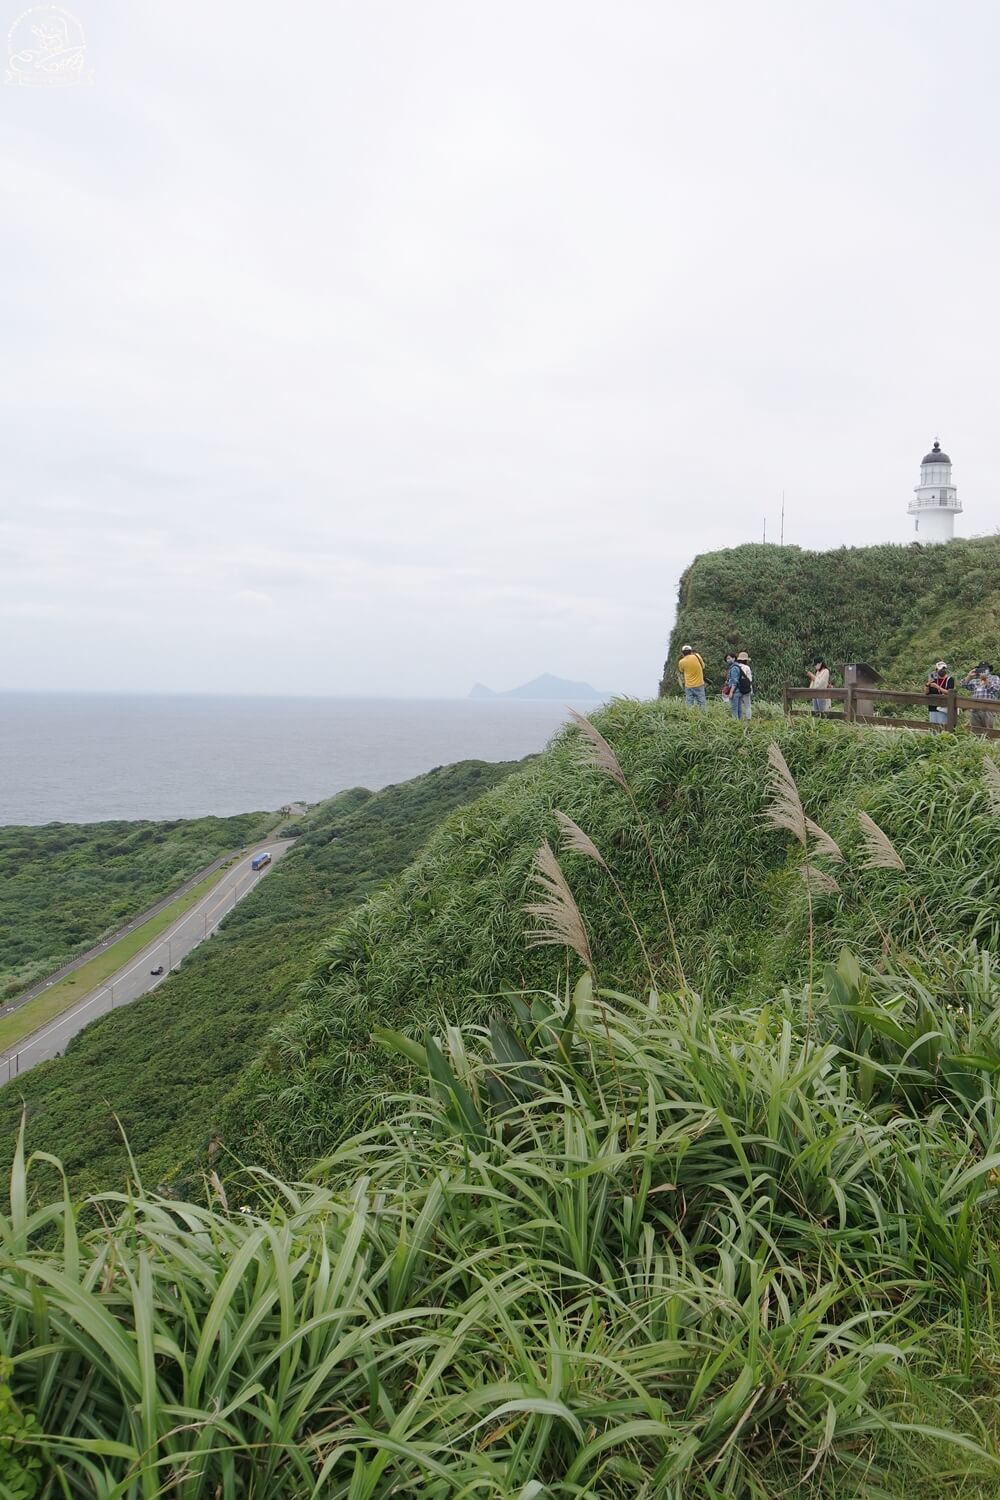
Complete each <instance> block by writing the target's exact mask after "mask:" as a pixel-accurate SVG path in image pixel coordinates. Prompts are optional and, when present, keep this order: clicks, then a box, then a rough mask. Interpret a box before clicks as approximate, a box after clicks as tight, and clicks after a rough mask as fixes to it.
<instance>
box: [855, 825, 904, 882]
mask: <svg viewBox="0 0 1000 1500" xmlns="http://www.w3.org/2000/svg"><path fill="white" fill-rule="evenodd" d="M858 822H859V823H860V824H861V831H862V833H863V834H864V836H865V853H866V855H867V856H868V858H867V859H866V860H865V862H864V864H863V865H862V869H864V870H905V869H906V866H905V865H904V864H903V861H902V860H901V859H900V857H899V855H898V854H897V853H896V850H895V849H894V848H893V846H892V843H891V842H890V840H889V836H888V835H887V834H885V833H883V832H882V830H881V828H880V827H879V826H878V824H877V823H876V822H875V819H874V818H870V817H869V816H868V814H867V813H866V812H859V813H858Z"/></svg>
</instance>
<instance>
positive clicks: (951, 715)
mask: <svg viewBox="0 0 1000 1500" xmlns="http://www.w3.org/2000/svg"><path fill="white" fill-rule="evenodd" d="M957 725H958V709H957V707H956V706H955V689H954V688H949V689H948V719H947V722H946V724H945V728H946V729H950V730H952V731H954V730H955V728H956V727H957Z"/></svg>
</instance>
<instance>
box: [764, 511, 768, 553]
mask: <svg viewBox="0 0 1000 1500" xmlns="http://www.w3.org/2000/svg"><path fill="white" fill-rule="evenodd" d="M764 545H765V547H766V546H767V517H766V516H765V517H764Z"/></svg>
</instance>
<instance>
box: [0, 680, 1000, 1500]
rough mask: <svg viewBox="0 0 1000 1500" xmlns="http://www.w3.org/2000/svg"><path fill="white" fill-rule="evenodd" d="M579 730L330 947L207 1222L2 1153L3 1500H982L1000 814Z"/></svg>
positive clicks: (798, 734) (413, 866)
mask: <svg viewBox="0 0 1000 1500" xmlns="http://www.w3.org/2000/svg"><path fill="white" fill-rule="evenodd" d="M597 722H598V723H599V728H600V731H601V732H602V733H603V735H604V736H606V739H601V738H598V737H596V736H594V734H593V733H592V732H588V733H584V734H581V733H580V732H579V731H578V730H575V729H574V730H570V731H568V732H566V733H564V734H563V735H562V736H560V737H559V739H558V740H557V741H556V742H555V744H554V745H553V746H552V747H551V748H550V749H549V750H548V751H547V752H546V753H545V754H544V755H543V756H541V757H539V758H538V759H537V760H535V761H534V762H533V763H532V764H530V765H529V766H527V767H525V768H524V769H522V770H519V771H517V772H515V773H514V774H513V775H511V776H509V777H508V778H507V779H506V780H505V781H504V782H503V783H502V784H501V785H499V786H496V787H494V788H492V789H491V790H489V791H488V792H487V793H486V795H485V796H483V797H481V798H480V799H479V800H477V801H475V802H473V803H471V804H469V805H468V806H463V807H461V808H459V809H458V810H456V811H454V812H452V813H451V815H450V816H449V817H448V819H447V821H446V822H445V824H444V825H443V826H442V827H441V828H440V829H439V831H438V832H436V833H435V834H434V835H433V836H432V837H431V838H430V840H429V841H428V843H427V844H426V846H425V848H424V849H423V850H422V851H421V852H420V853H418V854H417V857H416V858H415V859H414V860H413V862H412V863H410V864H409V865H408V867H407V868H406V869H405V870H404V871H403V873H402V874H400V875H399V876H397V877H396V878H394V879H393V880H392V881H391V882H390V883H389V884H388V885H387V886H385V887H384V888H383V889H380V890H378V891H376V892H375V894H374V895H372V896H370V897H369V899H368V900H367V901H365V902H364V903H363V905H362V906H361V907H359V908H356V909H354V910H352V911H350V912H348V913H347V914H346V915H345V916H343V917H342V918H341V919H340V920H339V922H337V921H333V922H332V923H331V919H330V916H329V914H327V913H324V912H321V911H320V907H321V905H322V902H319V903H318V905H317V908H316V915H317V917H318V918H319V920H321V921H322V922H324V923H325V924H326V925H327V927H332V931H331V932H330V935H329V936H328V937H327V940H326V943H325V945H324V947H323V948H322V949H321V950H320V951H319V952H318V954H317V955H316V956H315V957H314V959H313V960H312V962H311V966H310V974H309V979H308V983H307V986H306V988H305V992H304V993H303V994H302V996H301V1003H300V1004H299V1005H298V1006H297V1007H296V1008H294V1009H292V1010H290V1011H289V1012H288V1013H287V1014H286V1015H285V1016H284V1018H283V1019H282V1020H281V1022H280V1023H279V1025H278V1026H277V1027H276V1028H275V1029H274V1030H273V1031H272V1032H271V1033H270V1035H269V1037H268V1039H267V1041H266V1043H265V1045H264V1047H263V1049H262V1051H261V1054H260V1058H259V1060H258V1062H257V1063H256V1065H255V1066H254V1067H252V1068H251V1069H249V1070H248V1071H247V1072H245V1073H244V1074H243V1076H242V1078H241V1079H240V1082H239V1085H238V1088H237V1090H236V1092H235V1094H234V1095H233V1096H232V1098H231V1101H230V1105H229V1108H228V1112H227V1117H226V1119H225V1120H224V1122H223V1128H222V1134H223V1144H221V1145H219V1146H218V1147H217V1149H214V1150H213V1152H212V1153H211V1154H210V1156H209V1157H208V1158H207V1159H205V1158H203V1161H204V1168H205V1177H204V1188H203V1191H202V1192H201V1193H195V1192H193V1191H191V1192H190V1196H189V1197H188V1198H187V1199H185V1200H181V1199H180V1198H178V1197H170V1198H169V1199H164V1198H163V1197H157V1196H156V1195H155V1194H153V1193H151V1192H150V1191H149V1183H148V1181H147V1187H146V1191H139V1190H134V1191H132V1192H131V1193H128V1194H125V1193H118V1194H104V1195H102V1196H101V1197H100V1198H98V1199H97V1200H94V1201H91V1202H89V1203H86V1204H79V1203H78V1202H76V1201H75V1200H74V1197H73V1195H72V1193H71V1192H64V1191H63V1188H62V1185H61V1180H60V1176H59V1169H58V1166H57V1165H56V1164H54V1163H53V1162H52V1161H51V1159H48V1158H43V1159H36V1160H34V1161H26V1160H25V1158H24V1155H23V1154H22V1153H21V1152H20V1151H18V1152H16V1153H15V1156H14V1162H13V1169H12V1172H11V1179H10V1189H9V1194H8V1198H9V1211H8V1212H7V1213H6V1215H5V1216H3V1217H0V1308H2V1309H3V1312H2V1313H0V1437H2V1438H3V1441H0V1486H2V1485H3V1484H6V1485H7V1488H8V1489H9V1490H10V1491H11V1492H12V1493H14V1494H17V1495H18V1496H24V1497H31V1500H34V1497H40V1500H50V1497H51V1500H55V1497H56V1496H57V1495H58V1496H60V1497H69V1500H84V1497H91V1496H93V1495H95V1494H97V1495H106V1496H108V1497H109V1500H110V1497H111V1496H116V1497H119V1500H152V1497H153V1496H156V1495H167V1494H169V1495H177V1496H178V1500H381V1497H388V1496H391V1495H399V1496H407V1497H409V1496H420V1497H421V1500H424V1497H426V1500H460V1497H461V1500H471V1497H473V1496H475V1497H483V1500H512V1497H517V1500H773V1497H774V1496H778V1495H792V1494H794V1495H796V1496H804V1497H806V1500H810V1497H812V1500H862V1497H864V1500H903V1497H904V1496H914V1497H915V1496H920V1497H921V1500H945V1497H946V1496H952V1495H959V1494H960V1495H962V1496H963V1497H965V1496H969V1497H973V1500H1000V1415H998V1407H997V1403H996V1399H995V1386H996V1370H997V1368H998V1367H1000V1336H998V1334H997V1329H996V1315H995V1308H996V1306H997V1300H998V1298H1000V1255H998V1252H997V1248H996V1247H997V1244H998V1242H1000V1105H998V1095H997V1079H998V1077H1000V970H998V961H997V956H996V955H997V947H998V943H1000V932H998V923H1000V916H998V913H1000V901H998V895H1000V889H998V887H1000V820H998V815H997V814H998V808H1000V772H998V771H997V769H996V768H995V767H994V766H993V765H992V763H991V762H990V761H989V760H988V759H987V758H986V756H985V754H984V746H983V745H982V743H981V742H978V741H976V740H974V739H973V738H972V737H971V736H966V735H963V734H958V735H951V734H942V735H940V736H937V737H931V736H923V735H910V734H906V733H886V732H884V731H879V730H869V729H864V728H853V727H848V728H845V727H842V726H838V725H835V724H832V723H824V722H814V721H812V720H808V719H807V720H804V721H800V722H797V723H794V724H789V723H786V722H785V721H784V720H783V719H782V718H780V717H778V716H776V715H775V716H769V715H768V714H767V713H766V712H765V713H763V714H761V715H760V717H759V718H758V719H755V721H754V722H753V724H752V725H750V726H742V725H739V724H736V723H735V722H734V721H733V720H732V719H731V718H730V717H729V716H728V715H726V714H725V713H724V712H723V711H722V710H721V709H715V708H713V709H710V710H709V711H707V712H706V713H704V714H699V715H692V714H690V713H688V712H686V711H685V710H684V709H683V707H682V706H680V705H677V704H675V703H671V702H668V701H663V700H659V701H656V702H654V703H651V704H640V703H634V702H620V703H617V704H614V705H612V706H611V707H610V708H608V709H606V710H604V711H603V712H602V713H601V714H600V715H599V716H598V720H597ZM782 752H783V755H782ZM595 760H596V763H595ZM466 790H468V788H466ZM371 808H373V804H372V803H370V802H366V803H364V804H363V805H362V806H361V807H360V808H357V809H356V810H355V811H353V812H350V813H344V812H343V809H341V810H340V811H335V813H334V819H335V826H336V828H337V831H338V839H337V840H335V842H340V841H341V840H340V834H341V833H342V832H343V833H346V830H347V828H348V827H349V826H350V823H351V821H352V819H354V818H356V817H363V816H365V815H366V813H367V812H368V811H369V809H371ZM560 811H561V812H562V813H563V814H566V815H569V817H570V818H571V819H572V820H575V821H573V822H571V823H567V822H566V821H565V820H563V821H561V822H560V820H559V819H558V818H557V817H556V814H557V812H560ZM328 831H329V830H328ZM386 832H387V833H388V825H387V826H386ZM544 839H548V840H550V841H551V843H552V845H553V847H554V848H555V849H557V850H558V851H559V853H558V864H556V863H555V862H554V860H553V859H552V858H551V857H549V856H546V857H545V860H544V862H543V864H542V866H540V867H539V866H537V865H536V867H535V871H534V875H533V874H532V862H533V859H534V858H535V853H536V851H537V850H538V848H539V845H540V844H541V842H542V840H544ZM318 842H319V838H318V830H317V843H318ZM392 842H393V840H392V839H391V838H387V841H386V845H387V847H390V846H391V845H392ZM303 847H304V846H303ZM292 859H293V856H292V855H290V856H288V863H289V868H290V869H292V870H294V866H293V865H292V864H291V861H292ZM280 876H281V868H280V867H279V868H278V869H277V870H276V871H275V872H274V874H273V876H270V877H269V879H268V881H267V882H265V883H264V886H267V885H269V884H271V883H272V882H273V883H274V885H275V886H276V887H277V888H278V889H279V890H280V888H281V887H280V885H279V879H280ZM543 877H544V878H543ZM259 894H260V895H262V894H263V887H262V890H261V892H260V893H259ZM288 897H289V906H290V909H291V911H294V908H295V907H296V906H297V905H298V903H299V901H300V900H301V892H300V891H298V890H296V889H294V888H293V887H292V886H291V885H289V887H288ZM526 902H530V903H533V904H534V905H535V907H536V911H535V912H534V914H533V915H530V916H529V915H528V914H526V913H525V911H524V906H525V903H526ZM256 920H257V921H258V922H259V923H260V938H261V943H262V945H263V944H264V943H266V942H269V941H270V942H271V943H272V944H273V943H274V933H275V931H276V928H275V924H274V923H272V922H270V921H269V920H266V919H265V916H264V913H263V912H262V911H261V910H260V908H258V909H257V913H256ZM531 931H534V932H535V933H536V934H540V935H541V936H542V937H544V938H546V939H548V940H551V942H550V943H549V942H547V943H546V945H545V946H541V947H532V946H531V936H530V934H531ZM213 951H218V952H222V951H223V950H222V948H221V946H220V947H219V948H218V949H214V945H213V944H209V945H208V948H207V949H206V954H207V957H206V959H205V960H204V962H205V963H206V964H207V963H208V962H209V961H210V959H211V956H212V953H213ZM233 951H235V950H233ZM259 951H260V952H261V953H262V952H263V947H262V948H261V950H259ZM194 972H195V970H194V968H193V966H192V973H194ZM182 977H183V976H182ZM217 979H218V981H219V982H222V975H221V974H219V975H218V976H217ZM208 1000H209V991H208V987H206V990H205V992H204V993H203V998H202V1002H201V1006H202V1011H204V1008H205V1005H206V1003H208ZM137 1009H138V1007H133V1010H137ZM96 1029H97V1028H96V1027H95V1028H93V1030H94V1031H96ZM88 1034H89V1033H88ZM81 1041H82V1039H81ZM73 1050H74V1052H75V1051H77V1050H78V1049H76V1048H74V1049H73ZM72 1059H73V1053H72V1052H71V1054H70V1056H69V1058H67V1059H66V1061H67V1063H68V1062H70V1061H72ZM95 1061H96V1059H91V1062H92V1063H93V1062H95ZM191 1064H192V1058H191V1057H190V1056H189V1057H188V1059H187V1061H186V1064H185V1066H190V1065H191ZM175 1083H176V1091H175V1092H174V1094H173V1096H172V1098H171V1099H170V1100H169V1101H167V1100H156V1099H151V1101H150V1105H149V1107H150V1109H151V1110H155V1111H156V1112H157V1113H156V1116H155V1120H154V1121H153V1124H154V1125H159V1127H160V1128H164V1126H165V1122H166V1110H167V1109H168V1108H172V1109H174V1110H177V1109H178V1108H183V1101H184V1094H183V1087H182V1085H183V1080H175ZM29 1109H30V1115H29V1122H28V1129H29V1131H30V1130H33V1129H35V1128H36V1125H35V1123H34V1121H35V1120H36V1117H37V1115H38V1114H39V1113H40V1110H39V1109H38V1108H37V1107H36V1105H33V1104H32V1102H31V1101H30V1100H29ZM196 1112H197V1113H198V1114H199V1115H200V1116H201V1118H202V1119H205V1118H207V1111H206V1110H205V1105H204V1100H202V1101H201V1102H200V1103H199V1104H198V1105H197V1108H196ZM67 1124H68V1120H67ZM64 1128H65V1127H64ZM202 1128H203V1127H201V1126H200V1127H199V1129H202ZM148 1149H149V1147H148V1143H147V1150H148ZM154 1149H155V1148H154ZM152 1159H153V1158H152V1157H151V1158H150V1160H152ZM253 1163H261V1164H263V1167H265V1168H268V1169H272V1170H273V1169H275V1168H276V1169H278V1170H279V1172H280V1173H281V1175H280V1176H275V1175H272V1171H271V1170H269V1171H262V1170H260V1169H259V1168H258V1167H255V1166H254V1165H252V1164H253ZM306 1173H308V1179H307V1180H304V1181H302V1180H300V1181H297V1182H296V1181H292V1180H290V1177H289V1174H294V1175H296V1176H304V1175H305V1174H306Z"/></svg>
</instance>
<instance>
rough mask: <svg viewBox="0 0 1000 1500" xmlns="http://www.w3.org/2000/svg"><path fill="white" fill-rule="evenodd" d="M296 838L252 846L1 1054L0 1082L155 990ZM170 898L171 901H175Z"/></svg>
mask: <svg viewBox="0 0 1000 1500" xmlns="http://www.w3.org/2000/svg"><path fill="white" fill-rule="evenodd" d="M294 842H295V840H294V839H270V840H268V841H267V842H265V843H261V844H259V845H258V846H257V847H256V848H255V849H248V850H247V852H246V854H245V855H243V856H242V857H241V858H240V859H239V860H238V861H237V863H236V864H235V865H234V866H233V867H232V869H231V870H227V871H226V873H225V875H223V877H222V879H221V880H220V881H219V882H218V884H217V885H214V886H213V887H212V889H211V890H210V891H209V892H208V894H207V895H205V896H203V897H202V899H201V900H200V901H199V902H197V903H196V905H194V906H192V907H191V908H190V910H188V911H186V912H185V913H184V915H183V916H182V917H179V918H178V919H177V921H176V922H175V923H174V924H173V926H172V927H168V928H167V929H166V931H165V932H162V933H161V934H160V935H159V937H156V938H154V939H153V940H152V941H151V942H150V943H149V945H148V947H146V948H144V949H143V950H142V952H141V953H139V954H137V955H136V956H135V957H134V958H132V959H130V960H129V962H128V964H127V965H125V966H124V967H123V968H121V969H120V970H119V971H118V973H117V974H112V975H111V976H110V977H109V978H108V979H106V980H105V981H104V983H103V984H102V985H100V987H99V988H98V989H96V990H93V991H92V992H91V993H90V994H89V995H84V996H82V997H81V998H80V1000H79V1001H78V1002H77V1003H76V1004H75V1005H74V1006H73V1007H72V1009H71V1010H67V1011H64V1012H63V1014H62V1015H61V1016H57V1017H56V1019H55V1020H54V1021H49V1022H47V1023H46V1024H45V1025H44V1026H41V1027H40V1028H39V1029H38V1031H35V1032H32V1034H31V1036H28V1037H25V1039H24V1040H23V1041H21V1042H19V1043H18V1044H17V1046H16V1047H15V1048H12V1049H11V1050H10V1051H8V1052H3V1053H0V1084H5V1083H9V1082H11V1081H12V1080H13V1079H15V1078H17V1077H18V1075H19V1074H21V1073H26V1072H27V1071H28V1069H29V1068H33V1067H34V1066H35V1064H36V1063H40V1062H45V1061H46V1060H47V1059H48V1058H50V1057H57V1056H58V1055H59V1053H60V1052H62V1051H63V1050H64V1048H65V1046H66V1043H67V1042H68V1041H69V1039H70V1037H73V1036H75V1035H76V1033H77V1032H78V1031H82V1030H83V1028H84V1027H85V1026H89V1025H90V1023H91V1021H94V1020H96V1019H97V1017H98V1016H103V1015H106V1014H107V1012H108V1011H110V1010H117V1009H118V1008H119V1007H120V1006H122V1005H128V1004H130V1002H131V1001H133V1000H138V998H139V996H140V995H145V994H147V993H148V992H149V991H150V990H155V989H156V988H157V986H158V985H160V984H162V982H163V980H164V979H166V978H167V977H168V975H169V973H170V970H171V969H173V968H176V967H177V965H178V964H179V963H180V961H181V959H182V958H185V957H186V956H187V955H188V954H189V953H190V952H191V951H192V950H193V949H194V948H197V946H198V944H199V943H203V942H204V941H205V939H206V938H207V937H209V936H210V935H211V934H212V933H213V932H214V931H215V929H216V928H217V927H218V925H219V923H220V922H221V921H222V919H223V917H224V916H225V915H226V914H227V912H230V911H232V909H233V907H234V906H235V905H236V903H237V901H241V900H242V899H243V897H244V896H246V895H247V894H248V893H249V892H250V891H252V890H253V889H254V888H255V887H256V886H257V884H258V882H259V881H260V880H262V879H263V878H264V877H265V876H266V875H267V873H268V871H269V870H272V869H273V868H274V865H275V862H276V861H277V860H279V859H280V858H281V856H282V855H283V854H284V853H285V852H286V850H288V849H290V848H291V846H292V844H293V843H294ZM265 849H266V850H268V851H269V853H270V855H271V863H270V864H269V865H265V866H264V868H263V870H259V871H254V870H253V869H251V863H252V861H253V859H254V856H255V855H257V854H261V853H263V852H264V850H265ZM182 889H183V888H182ZM177 894H178V893H177V892H175V894H174V896H171V897H170V900H174V899H176V895H177ZM161 964H162V966H163V973H162V974H157V975H154V974H153V973H151V970H153V969H157V968H159V967H160V965H161Z"/></svg>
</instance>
